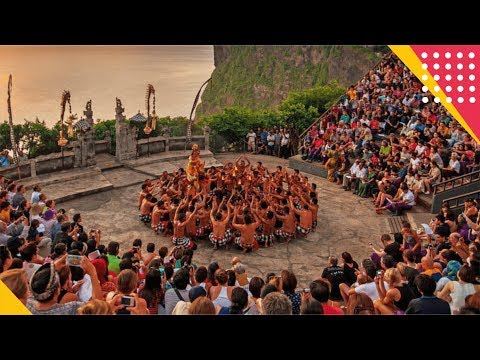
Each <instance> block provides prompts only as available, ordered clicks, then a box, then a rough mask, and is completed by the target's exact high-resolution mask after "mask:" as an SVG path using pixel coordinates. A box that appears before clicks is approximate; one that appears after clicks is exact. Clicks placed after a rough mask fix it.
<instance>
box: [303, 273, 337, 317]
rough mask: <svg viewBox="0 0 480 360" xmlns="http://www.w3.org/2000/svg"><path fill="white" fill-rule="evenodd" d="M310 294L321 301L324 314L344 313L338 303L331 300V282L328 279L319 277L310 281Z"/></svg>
mask: <svg viewBox="0 0 480 360" xmlns="http://www.w3.org/2000/svg"><path fill="white" fill-rule="evenodd" d="M310 296H312V297H313V298H314V299H315V300H317V301H320V303H321V304H322V307H323V314H324V315H343V311H342V309H340V308H339V307H338V306H337V305H338V303H336V302H334V301H331V300H329V298H330V283H329V282H328V280H326V279H318V280H315V281H312V282H311V283H310Z"/></svg>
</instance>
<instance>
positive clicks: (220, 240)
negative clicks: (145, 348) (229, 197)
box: [209, 197, 232, 250]
mask: <svg viewBox="0 0 480 360" xmlns="http://www.w3.org/2000/svg"><path fill="white" fill-rule="evenodd" d="M224 201H225V197H224V198H223V199H222V202H221V203H220V205H219V206H217V204H216V202H215V203H214V206H213V208H212V211H211V212H210V220H211V222H212V224H213V231H212V232H211V233H210V235H209V239H210V241H211V242H212V244H213V249H214V250H216V249H218V247H219V246H224V245H227V244H228V243H229V242H230V239H231V237H232V236H231V232H230V229H229V228H227V225H228V222H229V220H230V207H229V206H227V215H226V216H225V218H224V219H223V220H222V213H221V212H217V209H218V208H222V207H223V203H224ZM214 214H215V215H214Z"/></svg>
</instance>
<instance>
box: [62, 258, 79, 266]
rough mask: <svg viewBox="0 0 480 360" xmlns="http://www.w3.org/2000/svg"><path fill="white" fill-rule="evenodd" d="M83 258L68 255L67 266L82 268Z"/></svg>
mask: <svg viewBox="0 0 480 360" xmlns="http://www.w3.org/2000/svg"><path fill="white" fill-rule="evenodd" d="M81 262H82V256H81V255H67V260H66V264H67V266H81V265H80V264H81Z"/></svg>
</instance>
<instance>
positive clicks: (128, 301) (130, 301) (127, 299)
mask: <svg viewBox="0 0 480 360" xmlns="http://www.w3.org/2000/svg"><path fill="white" fill-rule="evenodd" d="M120 303H121V304H122V305H125V306H135V298H134V297H133V296H122V299H121V301H120Z"/></svg>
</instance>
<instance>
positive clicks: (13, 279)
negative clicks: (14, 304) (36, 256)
mask: <svg viewBox="0 0 480 360" xmlns="http://www.w3.org/2000/svg"><path fill="white" fill-rule="evenodd" d="M0 281H2V282H3V283H4V284H5V285H6V286H7V288H9V289H10V291H11V292H12V293H13V295H15V296H16V297H17V299H18V300H20V301H21V302H22V303H23V304H24V305H27V299H28V298H29V296H30V291H29V288H28V281H27V274H26V273H25V270H23V269H13V270H7V271H4V272H2V273H1V274H0Z"/></svg>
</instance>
